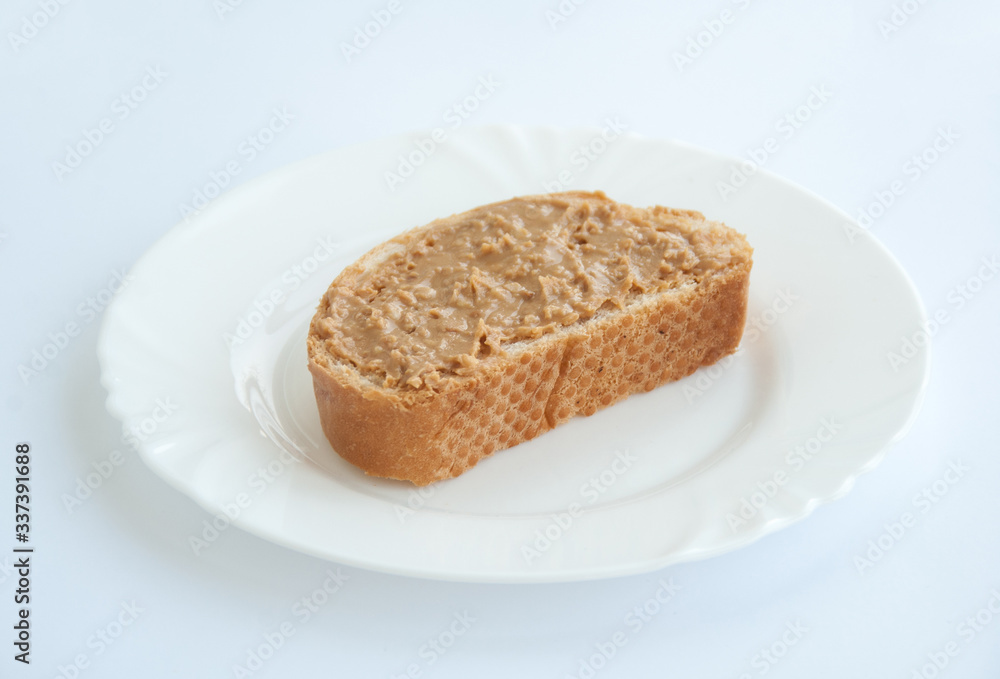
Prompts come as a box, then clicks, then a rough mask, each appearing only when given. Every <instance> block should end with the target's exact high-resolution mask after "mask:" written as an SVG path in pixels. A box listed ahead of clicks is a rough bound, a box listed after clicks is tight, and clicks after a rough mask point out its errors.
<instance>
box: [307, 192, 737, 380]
mask: <svg viewBox="0 0 1000 679" xmlns="http://www.w3.org/2000/svg"><path fill="white" fill-rule="evenodd" d="M586 198H587V199H586V200H583V201H580V200H574V201H568V200H566V199H564V198H560V197H558V196H531V197H528V198H515V199H512V200H509V201H506V202H503V203H495V204H492V205H487V206H484V207H481V208H477V209H475V210H472V211H470V212H466V213H463V214H461V215H457V216H455V217H450V218H447V219H443V220H439V221H438V222H436V223H435V224H434V225H433V228H430V229H428V230H426V231H424V232H422V233H421V235H419V236H417V237H414V238H411V239H409V240H408V241H406V242H405V245H404V246H402V247H397V248H396V249H395V250H394V251H391V252H392V254H390V255H388V257H387V258H385V259H383V260H382V261H381V262H379V263H378V264H377V265H376V266H375V267H373V268H370V269H368V270H366V271H364V272H363V273H361V274H360V275H359V276H356V277H353V278H350V279H348V280H347V281H345V284H343V285H338V284H335V285H333V286H332V287H331V288H330V290H329V291H328V292H327V297H326V303H327V304H328V305H329V315H328V316H327V317H326V318H324V319H323V320H322V321H321V322H320V323H319V326H318V327H319V330H320V332H321V333H322V336H323V337H324V340H325V342H324V344H325V346H326V348H327V350H328V351H329V352H330V353H331V354H332V355H333V356H334V357H336V358H338V359H340V360H343V361H347V362H350V363H351V364H353V365H354V366H356V367H357V369H358V371H359V372H361V374H362V375H364V376H365V377H366V378H367V379H369V380H371V381H373V382H375V383H376V384H380V385H382V386H385V387H396V388H412V389H422V388H429V389H432V390H440V389H442V388H444V386H445V385H446V384H447V383H448V382H452V381H454V380H462V379H463V378H467V376H468V375H470V374H471V373H472V372H474V371H475V369H476V365H477V363H478V362H479V361H480V360H482V359H484V358H486V357H488V356H491V355H496V354H500V353H503V352H504V346H505V345H509V344H510V343H513V342H517V341H519V340H524V339H531V338H538V337H541V336H542V335H545V334H546V333H552V332H555V331H557V330H559V329H561V328H564V327H566V326H572V325H574V324H577V323H581V322H583V321H585V320H587V319H589V318H591V317H592V316H594V314H596V313H597V312H598V311H599V310H600V309H602V308H605V309H620V308H622V307H623V306H625V305H626V304H627V303H628V301H629V298H630V297H632V296H635V295H639V294H644V293H651V292H658V291H662V290H665V289H670V288H675V287H677V286H679V285H681V284H683V283H686V282H694V281H696V280H698V279H699V278H700V277H701V276H702V275H703V274H705V273H707V272H709V271H712V270H714V269H718V268H720V267H723V266H725V265H726V264H727V263H728V261H729V249H728V247H726V246H725V245H723V244H722V242H721V241H722V239H723V238H724V237H723V236H722V235H721V234H718V233H717V232H716V230H714V229H711V228H699V227H698V224H697V223H696V222H695V221H694V220H693V219H692V218H691V216H690V214H689V213H685V212H677V211H674V210H670V209H667V208H661V207H655V208H650V209H636V208H633V207H630V206H627V205H622V204H618V203H615V202H613V201H611V200H609V199H608V198H606V197H605V196H604V195H603V194H601V193H595V194H586Z"/></svg>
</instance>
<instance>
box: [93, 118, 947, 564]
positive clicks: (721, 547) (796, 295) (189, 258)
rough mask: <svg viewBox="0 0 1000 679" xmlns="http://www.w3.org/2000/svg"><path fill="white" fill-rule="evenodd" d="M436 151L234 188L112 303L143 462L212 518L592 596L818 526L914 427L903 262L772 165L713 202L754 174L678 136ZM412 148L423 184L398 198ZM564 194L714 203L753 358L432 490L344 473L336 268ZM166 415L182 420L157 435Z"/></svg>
mask: <svg viewBox="0 0 1000 679" xmlns="http://www.w3.org/2000/svg"><path fill="white" fill-rule="evenodd" d="M611 136H612V135H611V134H607V137H611ZM428 137H429V135H428V134H427V133H423V134H413V135H406V136H399V137H393V138H389V139H383V140H379V141H375V142H371V143H366V144H362V145H359V146H354V147H351V148H346V149H340V150H337V151H332V152H330V153H326V154H324V155H320V156H317V157H314V158H310V159H307V160H304V161H302V162H299V163H296V164H294V165H291V166H288V167H285V168H282V169H280V170H277V171H274V172H272V173H270V174H268V175H266V176H264V177H261V178H259V179H257V180H254V181H252V182H249V183H248V184H246V185H244V186H242V187H240V188H238V189H236V190H233V191H231V192H229V193H227V194H225V195H224V196H222V197H221V198H219V199H218V200H216V201H215V202H214V203H212V204H211V205H210V206H209V207H208V208H207V209H206V210H205V211H204V212H203V213H202V214H200V215H198V216H197V217H196V218H194V219H193V220H191V221H189V222H188V223H182V224H180V225H178V226H177V227H176V228H175V229H173V230H172V231H170V232H169V233H168V234H167V235H166V236H165V237H164V238H163V239H162V240H161V241H160V242H158V243H157V244H156V245H155V246H154V247H153V248H152V249H151V250H150V251H149V252H148V253H146V255H145V256H143V257H142V258H141V259H140V260H139V261H138V262H137V263H136V265H135V266H134V267H133V270H132V274H133V276H134V281H133V282H132V283H131V284H130V285H129V286H128V287H127V288H125V289H124V290H123V291H122V292H121V294H120V295H119V296H118V297H117V299H116V300H115V302H114V303H113V304H112V306H111V307H110V308H109V309H108V311H107V313H106V316H105V320H104V325H103V328H102V332H101V337H100V342H99V348H98V351H99V354H100V360H101V365H102V380H103V383H104V385H105V387H106V388H107V390H108V392H109V397H108V402H107V403H108V409H109V410H110V411H111V412H112V413H113V414H114V415H115V416H116V417H118V418H119V419H121V420H122V421H123V423H124V424H125V426H127V427H130V428H131V427H138V431H140V432H142V438H143V439H144V441H143V442H142V445H141V449H140V451H141V454H142V456H143V458H144V459H145V461H146V462H147V464H149V465H150V467H152V468H153V469H154V470H155V471H156V472H157V473H158V474H159V475H161V476H162V477H163V478H164V479H166V480H167V481H168V482H169V483H171V484H172V485H173V486H174V487H176V488H177V489H178V490H180V491H182V492H183V493H186V494H187V495H189V496H190V497H191V498H193V499H194V500H195V501H197V502H198V503H199V504H200V505H201V506H203V507H204V508H206V509H207V510H208V511H210V512H212V513H213V514H217V515H219V516H223V515H224V514H226V513H228V514H229V515H230V517H232V519H233V522H234V523H235V524H236V525H238V526H240V527H242V528H244V529H245V530H248V531H250V532H252V533H255V534H257V535H259V536H261V537H264V538H266V539H268V540H272V541H274V542H277V543H280V544H282V545H286V546H288V547H291V548H293V549H297V550H300V551H303V552H306V553H309V554H313V555H316V556H319V557H323V558H327V559H330V560H334V561H338V562H341V563H345V564H350V565H355V566H360V567H364V568H371V569H375V570H381V571H387V572H392V573H400V574H407V575H415V576H421V577H429V578H441V579H449V580H466V581H493V582H533V581H534V582H541V581H564V580H583V579H591V578H601V577H609V576H617V575H624V574H629V573H638V572H643V571H650V570H654V569H658V568H661V567H663V566H666V565H668V564H670V563H674V562H677V561H682V560H691V559H698V558H703V557H707V556H710V555H714V554H719V553H722V552H725V551H727V550H731V549H733V548H736V547H739V546H741V545H745V544H747V543H749V542H751V541H753V540H755V539H757V538H759V537H761V536H762V535H765V534H767V533H769V532H772V531H774V530H776V529H778V528H780V527H782V526H786V525H788V524H790V523H791V522H793V521H796V520H798V519H801V518H803V517H805V516H806V515H808V514H809V513H810V512H811V511H812V510H813V509H814V508H815V507H816V506H817V505H818V504H820V503H822V502H828V501H830V500H833V499H835V498H837V497H839V496H841V495H843V494H844V493H846V492H847V491H848V490H849V489H850V487H851V485H852V484H853V482H854V480H855V478H856V477H857V476H858V475H859V474H861V473H862V472H865V471H867V470H869V469H871V468H872V467H873V466H874V465H875V464H876V463H877V462H878V461H879V460H880V459H881V457H882V455H883V453H884V451H885V450H886V448H887V446H888V445H889V444H890V443H891V442H892V441H893V440H894V439H896V438H897V437H898V436H900V435H902V433H903V432H904V431H905V430H906V429H907V427H908V425H909V423H910V422H911V420H912V418H913V416H914V414H915V411H916V409H917V407H918V404H919V401H920V397H921V394H922V392H923V388H924V386H925V383H926V379H927V373H928V361H929V354H928V350H927V348H926V347H923V348H921V349H920V350H919V352H918V353H917V354H916V355H915V356H913V357H912V358H910V359H909V360H908V361H907V362H906V363H905V364H902V365H899V364H898V363H897V364H895V365H893V364H892V363H891V362H890V360H889V358H888V352H890V351H893V350H898V348H899V346H900V342H901V338H903V337H909V336H911V335H912V334H913V333H914V332H915V331H916V330H917V329H918V328H919V327H920V325H921V323H922V322H923V321H924V312H923V309H922V306H921V304H920V301H919V299H918V297H917V294H916V292H915V291H914V288H913V286H912V285H911V283H910V282H909V280H908V279H907V277H906V274H905V273H904V272H903V271H902V269H901V268H900V266H899V265H898V264H897V262H896V261H895V260H894V259H893V258H892V256H891V255H890V254H889V253H888V252H887V251H886V250H885V249H884V248H883V247H882V246H881V245H880V244H879V243H878V242H876V241H875V240H874V239H873V238H871V237H869V236H868V235H867V234H866V233H859V232H852V233H851V234H850V236H849V235H848V229H847V228H845V227H846V225H849V224H850V223H851V222H850V219H849V217H847V215H845V214H844V213H842V212H841V211H839V210H837V209H836V208H834V207H832V206H831V205H829V204H828V203H826V202H824V201H823V200H821V199H819V198H817V197H816V196H814V195H812V194H810V193H808V192H807V191H804V190H803V189H801V188H799V187H796V186H794V185H792V184H789V183H788V182H786V181H783V180H781V179H779V178H777V177H774V176H772V175H769V174H767V173H764V172H757V173H755V174H753V175H752V176H750V177H749V179H748V180H747V182H746V183H745V185H744V186H742V187H740V188H739V189H738V190H737V191H736V192H735V194H732V195H728V196H727V198H728V200H726V199H723V197H722V196H721V194H720V190H719V184H718V183H719V182H723V181H726V182H728V181H729V179H730V176H731V174H732V172H733V169H732V168H733V167H734V164H735V165H736V166H738V162H739V161H735V160H732V159H728V158H724V157H720V156H716V155H713V154H711V153H707V152H705V151H701V150H698V149H695V148H691V147H688V146H684V145H681V144H678V143H675V142H669V141H661V140H650V139H643V138H640V137H636V136H631V135H625V136H620V137H617V138H614V139H611V140H610V141H608V140H607V139H606V138H605V137H602V135H601V131H600V130H556V129H550V128H520V127H509V126H499V127H487V128H479V129H462V130H458V131H451V132H449V133H447V139H446V140H445V141H444V142H443V143H436V144H435V145H434V148H433V152H432V153H431V155H430V156H429V157H427V158H422V157H421V155H422V154H423V151H420V152H419V153H418V149H419V148H420V147H421V144H420V143H419V142H420V140H426V139H427V138H428ZM422 146H423V148H424V149H425V150H429V149H430V145H429V144H428V143H427V142H426V141H424V142H423V144H422ZM401 154H402V156H411V157H412V160H413V161H418V162H419V165H417V166H416V167H415V168H414V169H413V172H412V173H407V168H406V167H405V166H404V167H403V168H402V172H400V173H399V174H400V175H401V178H402V174H404V173H406V174H409V176H407V177H405V178H402V179H403V181H402V182H401V183H398V184H396V185H395V186H394V187H393V189H392V190H390V188H389V186H388V183H389V181H388V179H387V175H386V173H387V172H389V171H393V172H396V171H397V170H398V169H399V165H400V162H401V160H400V156H401ZM389 179H391V178H389ZM560 181H561V182H562V184H561V185H559V184H557V183H553V182H560ZM560 188H574V189H602V190H604V191H605V192H606V193H607V194H608V195H609V196H611V197H612V198H614V199H616V200H619V201H623V202H627V203H631V204H634V205H639V206H646V205H652V204H657V203H659V204H662V205H669V206H673V207H683V208H692V209H697V210H700V211H702V212H703V213H705V214H706V215H707V216H708V217H709V218H712V219H717V220H723V221H725V222H726V223H727V224H729V225H731V226H733V227H735V228H737V229H739V230H740V231H743V232H744V233H746V234H747V236H748V238H749V240H750V243H751V244H752V245H753V246H754V248H755V255H754V260H755V261H754V268H753V273H752V276H751V287H750V324H749V326H748V329H747V332H746V334H745V336H744V341H743V345H742V349H741V353H740V354H738V355H737V356H736V357H735V358H732V359H727V360H725V361H724V362H722V363H721V364H718V365H716V366H714V367H712V368H708V369H702V370H701V371H699V372H698V373H696V374H695V375H692V376H691V377H689V378H687V379H685V380H682V381H681V382H678V383H674V384H671V385H667V386H665V387H661V388H660V389H657V390H655V391H653V392H651V393H649V394H642V395H635V396H632V397H630V398H629V399H627V400H626V401H625V402H622V403H620V404H618V405H615V406H614V407H612V408H609V409H606V410H604V411H601V412H599V413H597V414H596V415H594V416H592V417H589V418H577V419H576V420H574V421H572V422H570V423H568V424H566V425H564V426H562V427H559V428H557V429H555V430H554V431H551V432H549V433H546V434H544V435H542V436H540V437H539V438H537V439H535V440H533V441H530V442H528V443H525V444H522V445H520V446H517V447H516V448H513V449H511V450H506V451H501V452H499V453H497V454H495V455H494V456H493V457H491V458H489V459H486V460H484V461H482V462H481V463H480V464H479V465H478V466H477V467H476V468H475V469H473V470H471V471H469V472H467V473H466V474H464V475H463V476H461V477H459V478H457V479H454V480H450V481H445V482H442V483H439V484H436V485H434V486H431V487H429V488H427V489H423V490H422V491H421V492H418V491H417V490H415V489H414V487H413V486H411V485H409V484H406V483H402V482H395V481H386V480H381V479H375V478H369V477H366V476H365V475H364V474H363V473H361V472H359V471H358V470H357V469H355V468H354V467H352V466H350V465H349V464H347V463H346V462H344V461H342V460H341V459H340V458H339V457H338V456H337V455H336V454H335V453H334V452H333V451H332V449H331V448H330V446H329V445H328V443H327V442H326V440H325V438H324V437H323V435H322V432H321V429H320V424H319V418H318V415H317V412H316V408H315V402H314V400H313V395H312V385H311V380H310V376H309V374H308V372H307V370H306V352H305V337H306V327H307V323H308V320H309V318H310V317H311V315H312V312H313V309H314V307H315V305H316V303H317V302H318V300H319V298H320V296H321V295H322V293H323V291H324V290H325V289H326V287H327V286H328V284H329V283H330V281H331V280H332V279H333V277H334V276H335V275H336V273H337V272H338V271H339V270H340V269H341V268H342V267H344V266H345V265H346V264H348V263H349V262H351V261H353V260H354V259H355V258H356V257H357V256H358V255H360V254H361V253H362V252H364V251H365V250H367V249H368V248H369V247H371V246H373V245H375V244H376V243H378V242H380V241H382V240H384V239H385V238H388V237H389V236H392V235H394V234H396V233H398V232H400V231H402V230H404V229H406V228H409V227H412V226H416V225H419V224H423V223H426V222H428V221H430V220H432V219H434V218H436V217H439V216H442V215H447V214H451V213H455V212H460V211H463V210H466V209H468V208H471V207H474V206H476V205H480V204H483V203H488V202H492V201H496V200H500V199H505V198H508V197H511V196H515V195H524V194H531V193H540V192H544V191H546V190H557V189H560ZM234 338H235V339H236V341H234ZM229 345H232V346H231V347H230V346H229ZM234 384H235V387H236V388H235V390H234ZM157 399H169V400H170V402H172V403H173V404H176V406H177V411H176V412H175V413H172V414H169V415H167V416H166V417H165V418H164V417H163V415H164V411H162V410H160V411H157V410H156V403H157ZM153 414H156V415H158V419H160V420H162V422H157V421H156V420H157V418H156V417H151V415H153ZM222 522H223V520H221V519H220V523H222Z"/></svg>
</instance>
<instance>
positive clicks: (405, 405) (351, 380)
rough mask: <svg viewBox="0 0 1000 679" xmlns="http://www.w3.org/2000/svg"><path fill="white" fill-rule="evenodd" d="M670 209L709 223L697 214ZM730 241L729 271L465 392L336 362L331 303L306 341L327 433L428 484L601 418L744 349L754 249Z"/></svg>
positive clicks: (509, 355) (511, 365)
mask: <svg viewBox="0 0 1000 679" xmlns="http://www.w3.org/2000/svg"><path fill="white" fill-rule="evenodd" d="M561 195H563V196H566V195H571V196H579V197H588V198H592V197H593V196H594V195H595V194H582V193H576V192H574V193H572V194H561ZM597 195H600V194H597ZM601 197H602V198H603V196H601ZM673 212H675V213H676V214H677V215H678V216H683V217H685V218H689V219H692V220H695V221H704V217H703V216H702V215H701V214H699V213H697V212H687V211H673ZM434 224H435V223H433V222H432V223H431V224H430V225H427V226H426V227H419V228H417V229H413V230H411V231H408V232H406V233H404V234H402V235H401V236H397V237H396V238H393V239H391V240H390V241H386V242H385V243H383V244H382V245H380V246H378V247H376V248H375V249H373V250H372V251H371V252H369V253H368V254H366V255H364V256H363V257H362V258H361V259H359V260H358V261H357V262H356V263H355V264H353V265H351V266H350V267H348V268H347V269H345V270H344V272H343V273H342V274H341V275H340V276H338V277H337V280H336V281H334V285H337V284H341V285H343V284H344V282H345V281H348V282H349V281H350V280H352V279H353V277H355V276H357V275H358V274H359V273H360V272H363V271H364V270H366V269H367V268H369V267H370V266H373V265H377V263H378V262H379V261H382V259H384V257H385V256H386V254H387V253H388V252H391V251H394V250H395V249H398V248H400V247H405V246H406V244H407V243H408V242H409V241H410V240H411V239H414V238H419V237H420V235H421V234H422V233H423V232H424V231H425V230H426V229H428V228H431V227H433V226H434ZM730 231H731V230H730ZM731 234H732V236H733V237H734V238H736V239H738V240H739V242H738V243H737V246H738V250H739V251H740V252H741V253H742V254H743V255H744V256H743V257H742V259H738V260H737V261H736V262H735V263H734V264H732V265H731V266H729V267H726V268H724V269H721V270H719V271H716V272H712V273H710V274H708V275H706V276H705V277H704V278H703V279H702V280H701V281H698V282H691V283H687V284H685V285H683V286H681V287H679V288H675V289H672V290H668V291H666V292H660V293H655V294H649V295H641V296H637V297H635V298H634V299H633V300H631V301H630V303H629V304H627V305H626V306H625V307H624V308H623V309H620V310H612V311H602V312H599V313H598V315H596V316H594V317H593V318H591V319H589V320H587V321H584V322H582V323H577V324H575V325H572V326H569V327H567V328H565V329H564V330H562V331H559V332H557V333H552V334H548V335H543V336H542V337H540V338H538V339H535V340H525V341H521V342H518V343H516V344H513V345H511V346H509V347H507V352H506V354H504V355H498V356H494V357H491V358H490V359H489V360H484V361H482V362H481V363H480V368H481V369H480V370H479V371H478V373H477V374H476V375H475V376H474V377H473V378H471V379H470V380H469V381H468V382H466V383H464V384H462V386H461V387H460V388H456V389H453V390H450V391H445V392H434V391H431V390H426V389H423V390H416V391H409V392H400V391H399V390H394V389H387V388H382V387H379V386H376V385H374V384H373V383H371V382H369V381H368V380H366V379H365V378H363V377H362V376H361V375H360V374H359V373H358V372H357V371H356V370H352V367H353V366H345V365H342V364H339V363H336V362H333V361H332V360H331V359H330V358H329V356H327V355H326V354H325V353H324V351H323V340H322V339H321V338H320V335H319V333H318V331H317V323H318V322H319V321H320V320H321V319H322V317H323V313H324V303H325V301H326V298H324V302H321V304H320V308H319V310H318V311H317V314H316V316H315V317H314V319H313V323H312V326H311V328H310V333H309V339H308V349H309V357H310V360H309V370H310V372H311V373H312V376H313V387H314V391H315V395H316V402H317V405H318V408H319V415H320V421H321V423H322V426H323V432H324V434H325V435H326V437H327V439H328V440H329V441H330V444H331V445H332V446H333V448H334V450H336V451H337V453H338V454H339V455H340V456H341V457H343V458H344V459H346V460H347V461H348V462H351V463H352V464H354V465H356V466H357V467H359V468H361V469H362V470H364V471H365V472H366V473H368V474H371V475H374V476H380V477H387V478H393V479H400V480H406V481H410V482H412V483H414V484H416V485H418V486H424V485H427V484H430V483H433V482H435V481H440V480H442V479H447V478H452V477H455V476H458V475H459V474H461V473H463V472H465V471H466V470H468V469H469V468H471V467H473V466H474V465H475V464H476V463H477V462H479V460H481V459H482V458H484V457H486V456H488V455H490V454H492V453H493V452H495V451H497V450H502V449H504V448H509V447H511V446H514V445H517V444H519V443H522V442H524V441H527V440H529V439H532V438H534V437H536V436H538V435H539V434H541V433H544V432H545V431H548V430H549V429H552V428H553V427H555V426H558V425H559V424H562V423H564V422H566V421H567V420H569V419H571V418H573V417H574V416H576V415H580V414H582V415H592V414H593V413H595V412H596V411H598V410H600V409H602V408H605V407H608V406H610V405H612V404H614V403H616V402H618V401H620V400H622V399H624V398H626V397H628V396H629V395H630V394H633V393H636V392H639V391H650V390H652V389H654V388H656V387H657V386H659V385H662V384H665V383H668V382H672V381H675V380H678V379H681V378H682V377H685V376H687V375H690V374H691V373H692V372H694V371H695V370H697V369H698V368H699V367H701V366H705V365H711V364H712V363H715V362H716V361H718V360H719V359H720V358H722V357H724V356H726V355H728V354H731V353H732V352H734V351H735V350H736V348H737V347H738V346H739V342H740V339H741V337H742V335H743V327H744V324H745V321H746V308H747V295H748V289H749V279H750V269H751V266H752V259H751V253H752V249H751V248H750V246H749V245H748V244H746V241H745V240H744V239H743V237H742V236H741V235H739V234H737V233H736V232H734V231H732V232H731ZM331 287H332V286H331Z"/></svg>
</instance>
